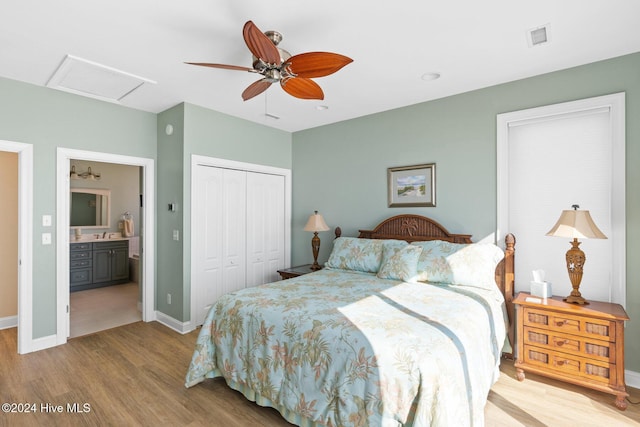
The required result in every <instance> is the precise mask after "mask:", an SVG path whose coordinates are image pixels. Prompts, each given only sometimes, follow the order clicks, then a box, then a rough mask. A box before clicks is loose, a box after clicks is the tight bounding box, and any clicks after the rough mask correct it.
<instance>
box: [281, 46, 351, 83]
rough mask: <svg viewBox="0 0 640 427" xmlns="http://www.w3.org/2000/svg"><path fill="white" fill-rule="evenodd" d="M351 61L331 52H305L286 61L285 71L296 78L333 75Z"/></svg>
mask: <svg viewBox="0 0 640 427" xmlns="http://www.w3.org/2000/svg"><path fill="white" fill-rule="evenodd" d="M351 62H353V59H351V58H348V57H346V56H344V55H340V54H337V53H331V52H307V53H301V54H298V55H293V56H292V57H291V58H289V59H288V60H287V63H288V64H289V65H287V66H286V68H287V70H288V71H290V72H291V73H292V74H294V75H296V76H297V77H304V78H308V79H309V78H314V77H324V76H328V75H329V74H333V73H335V72H336V71H338V70H339V69H340V68H342V67H344V66H345V65H347V64H349V63H351Z"/></svg>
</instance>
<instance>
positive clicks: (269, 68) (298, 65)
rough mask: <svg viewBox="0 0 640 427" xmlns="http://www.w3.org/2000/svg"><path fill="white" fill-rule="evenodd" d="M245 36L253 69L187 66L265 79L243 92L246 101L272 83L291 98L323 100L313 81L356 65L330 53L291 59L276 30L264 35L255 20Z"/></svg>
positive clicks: (204, 65) (204, 64)
mask: <svg viewBox="0 0 640 427" xmlns="http://www.w3.org/2000/svg"><path fill="white" fill-rule="evenodd" d="M242 35H243V37H244V41H245V43H246V44H247V47H248V48H249V51H251V53H252V54H253V63H252V68H249V67H242V66H238V65H228V64H215V63H206V62H187V64H190V65H198V66H202V67H211V68H222V69H226V70H236V71H248V72H251V73H258V74H261V75H262V76H263V78H262V79H260V80H257V81H255V82H253V83H252V84H250V85H249V86H248V87H247V88H246V89H245V90H244V91H243V92H242V99H243V100H245V101H247V100H249V99H251V98H253V97H255V96H257V95H260V94H261V93H262V92H264V91H265V90H267V89H269V87H270V86H271V85H272V84H273V83H278V82H280V86H281V87H282V89H283V90H284V91H285V92H287V93H288V94H289V95H291V96H294V97H296V98H300V99H319V100H322V99H324V92H323V91H322V88H320V86H319V85H318V84H317V83H316V82H314V81H313V80H311V79H312V78H316V77H324V76H328V75H330V74H333V73H335V72H336V71H338V70H340V69H341V68H342V67H344V66H345V65H347V64H349V63H351V62H353V60H352V59H351V58H348V57H346V56H344V55H340V54H337V53H331V52H306V53H301V54H298V55H293V56H291V54H290V53H289V52H287V51H286V50H284V49H281V48H279V47H278V44H279V43H280V41H281V40H282V34H280V33H279V32H277V31H267V32H265V33H263V32H262V31H260V29H258V27H256V25H255V24H254V23H253V22H252V21H247V23H246V24H244V28H243V30H242Z"/></svg>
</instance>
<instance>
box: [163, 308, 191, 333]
mask: <svg viewBox="0 0 640 427" xmlns="http://www.w3.org/2000/svg"><path fill="white" fill-rule="evenodd" d="M155 320H156V321H157V322H159V323H162V324H163V325H164V326H166V327H168V328H170V329H173V330H174V331H176V332H178V333H181V334H187V333H189V332H191V331H193V329H194V328H193V326H191V321H189V322H181V321H179V320H176V319H174V318H173V317H171V316H168V315H166V314H164V313H162V312H160V311H156V319H155Z"/></svg>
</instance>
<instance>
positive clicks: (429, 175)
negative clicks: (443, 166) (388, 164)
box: [387, 163, 436, 208]
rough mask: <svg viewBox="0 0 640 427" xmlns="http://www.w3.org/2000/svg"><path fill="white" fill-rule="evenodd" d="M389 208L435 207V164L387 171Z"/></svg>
mask: <svg viewBox="0 0 640 427" xmlns="http://www.w3.org/2000/svg"><path fill="white" fill-rule="evenodd" d="M387 179H388V184H387V185H388V191H389V207H390V208H398V207H424V206H427V207H430V206H435V205H436V164H435V163H427V164H424V165H414V166H402V167H397V168H388V169H387Z"/></svg>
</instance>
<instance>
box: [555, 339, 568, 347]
mask: <svg viewBox="0 0 640 427" xmlns="http://www.w3.org/2000/svg"><path fill="white" fill-rule="evenodd" d="M565 344H569V340H564V341H556V346H558V347H562V346H563V345H565Z"/></svg>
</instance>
